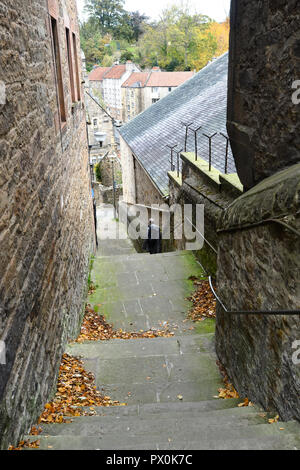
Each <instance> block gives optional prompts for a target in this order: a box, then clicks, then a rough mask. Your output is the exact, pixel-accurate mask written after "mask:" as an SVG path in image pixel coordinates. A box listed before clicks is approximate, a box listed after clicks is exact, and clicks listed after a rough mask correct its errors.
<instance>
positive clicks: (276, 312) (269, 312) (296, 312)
mask: <svg viewBox="0 0 300 470" xmlns="http://www.w3.org/2000/svg"><path fill="white" fill-rule="evenodd" d="M208 281H209V285H210V288H211V290H212V293H213V294H214V296H215V298H216V300H217V302H218V303H219V304H220V305H221V307H222V308H223V310H224V311H225V312H226V313H230V314H231V315H300V310H249V311H246V310H240V311H232V310H228V309H227V308H226V307H225V305H224V304H223V302H222V301H221V300H220V297H219V296H218V294H217V293H216V291H215V289H214V287H213V285H212V280H211V276H209V278H208Z"/></svg>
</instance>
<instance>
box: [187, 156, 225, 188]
mask: <svg viewBox="0 0 300 470" xmlns="http://www.w3.org/2000/svg"><path fill="white" fill-rule="evenodd" d="M181 159H182V160H183V161H185V162H186V163H188V164H189V165H190V166H191V167H193V169H195V170H196V171H197V172H198V173H200V174H201V176H204V177H205V178H206V179H207V180H208V182H209V183H212V184H213V185H214V186H217V188H220V186H221V182H220V175H221V174H222V173H221V172H220V171H219V170H217V169H216V168H214V167H213V166H212V167H211V171H209V164H208V163H207V161H206V160H203V158H200V157H198V159H197V161H196V160H195V153H193V152H183V153H182V154H181Z"/></svg>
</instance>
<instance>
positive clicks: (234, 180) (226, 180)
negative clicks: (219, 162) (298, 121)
mask: <svg viewBox="0 0 300 470" xmlns="http://www.w3.org/2000/svg"><path fill="white" fill-rule="evenodd" d="M220 181H221V184H222V186H225V187H226V188H228V189H229V190H232V191H234V192H235V193H236V194H238V195H241V194H243V192H244V186H243V185H242V183H241V181H240V178H239V176H238V174H237V173H230V174H227V175H225V174H221V175H220Z"/></svg>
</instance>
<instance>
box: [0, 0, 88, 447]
mask: <svg viewBox="0 0 300 470" xmlns="http://www.w3.org/2000/svg"><path fill="white" fill-rule="evenodd" d="M49 8H50V11H51V13H52V14H53V15H55V16H56V19H57V21H58V35H59V43H60V57H61V62H62V78H63V92H64V98H65V108H66V122H65V123H64V124H63V125H60V120H59V112H58V95H57V88H56V84H55V70H54V68H53V55H52V47H51V40H50V23H49V17H48V12H47V2H46V0H37V1H35V2H31V3H30V8H29V6H28V5H27V6H25V5H24V2H21V1H18V0H5V1H2V0H0V43H1V55H0V81H3V82H4V84H5V86H6V102H5V104H0V154H1V169H0V190H1V197H0V201H1V202H0V231H1V236H0V251H1V259H0V273H1V275H0V299H1V300H0V302H1V303H0V313H1V315H0V319H1V323H0V339H1V340H3V341H5V344H6V364H0V441H1V447H2V448H4V449H5V448H7V446H8V445H9V444H16V443H17V441H18V439H19V438H20V437H21V436H22V434H23V433H26V432H28V430H29V428H30V426H31V424H32V423H33V422H35V420H36V419H37V417H38V415H39V414H40V413H41V411H42V410H43V407H44V404H45V403H46V402H47V400H49V398H50V397H51V393H52V392H54V387H55V383H56V377H57V373H58V367H59V364H60V359H61V355H62V352H63V350H64V346H65V343H66V341H67V340H68V339H70V338H74V336H75V335H76V334H77V333H78V328H79V323H80V320H81V316H82V312H83V306H84V298H85V294H86V281H87V276H88V269H89V259H90V256H91V254H92V252H93V249H94V235H93V234H94V229H93V211H92V200H91V187H90V175H89V165H88V153H87V143H86V127H85V109H84V104H83V102H82V97H83V90H80V99H79V100H77V102H76V103H75V102H74V103H72V99H71V96H70V75H69V67H68V63H67V52H66V31H65V26H68V27H69V28H70V32H72V33H73V32H74V33H75V34H76V42H77V52H79V51H80V45H79V30H78V24H77V18H76V4H75V1H74V0H64V1H62V0H58V1H57V2H56V1H54V0H51V1H49ZM71 47H72V50H73V43H72V42H71ZM73 60H74V53H73ZM78 61H79V64H80V57H79V56H78ZM75 65H76V63H75V60H74V62H73V66H74V67H75ZM80 82H81V79H80ZM75 87H76V93H78V91H79V90H78V89H77V85H76V81H75ZM76 96H77V98H78V94H77V95H76Z"/></svg>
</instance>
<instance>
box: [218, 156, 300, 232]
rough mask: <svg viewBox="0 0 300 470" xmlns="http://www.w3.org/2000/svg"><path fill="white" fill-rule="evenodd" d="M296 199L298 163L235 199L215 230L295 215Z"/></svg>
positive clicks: (299, 176)
mask: <svg viewBox="0 0 300 470" xmlns="http://www.w3.org/2000/svg"><path fill="white" fill-rule="evenodd" d="M299 199H300V163H298V164H296V165H293V166H291V167H290V168H288V169H286V170H283V171H280V172H279V173H276V174H275V175H272V176H271V177H269V178H266V179H265V180H264V181H262V182H261V183H259V184H258V185H257V186H255V187H254V188H252V189H250V190H249V191H248V192H247V193H245V194H243V195H242V196H240V197H239V198H238V199H236V200H235V201H234V202H233V203H232V204H231V205H230V206H229V207H228V208H227V210H226V211H225V212H224V214H223V215H222V217H221V218H220V220H219V223H218V229H228V228H231V227H235V226H240V225H245V224H251V223H256V222H260V221H262V220H266V219H269V218H273V217H280V216H285V215H289V214H293V213H296V212H297V210H299Z"/></svg>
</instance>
